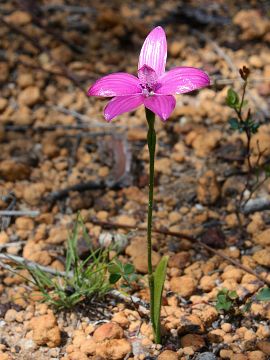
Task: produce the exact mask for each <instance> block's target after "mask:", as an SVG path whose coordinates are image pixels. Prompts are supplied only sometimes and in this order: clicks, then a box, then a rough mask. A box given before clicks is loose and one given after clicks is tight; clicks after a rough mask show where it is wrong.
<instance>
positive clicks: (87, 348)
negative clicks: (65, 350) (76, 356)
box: [80, 338, 97, 355]
mask: <svg viewBox="0 0 270 360" xmlns="http://www.w3.org/2000/svg"><path fill="white" fill-rule="evenodd" d="M96 347H97V344H96V342H95V341H94V340H93V339H92V338H90V339H85V340H84V341H83V343H82V344H81V346H80V350H81V352H82V353H84V354H87V355H94V354H95V352H96Z"/></svg>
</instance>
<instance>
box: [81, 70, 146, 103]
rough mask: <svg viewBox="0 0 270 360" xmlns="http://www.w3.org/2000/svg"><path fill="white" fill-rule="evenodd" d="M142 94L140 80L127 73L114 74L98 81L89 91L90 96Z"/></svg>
mask: <svg viewBox="0 0 270 360" xmlns="http://www.w3.org/2000/svg"><path fill="white" fill-rule="evenodd" d="M140 92H141V87H140V82H139V79H138V78H137V77H136V76H134V75H130V74H127V73H114V74H110V75H107V76H103V77H102V78H100V79H98V80H97V81H96V82H95V83H94V84H93V85H92V86H91V87H90V89H89V90H88V92H87V95H88V96H102V97H113V96H126V95H134V94H138V93H140Z"/></svg>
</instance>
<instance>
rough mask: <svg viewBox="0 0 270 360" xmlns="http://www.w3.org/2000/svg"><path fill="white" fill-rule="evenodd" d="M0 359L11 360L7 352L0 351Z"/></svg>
mask: <svg viewBox="0 0 270 360" xmlns="http://www.w3.org/2000/svg"><path fill="white" fill-rule="evenodd" d="M0 360H12V359H11V357H10V356H9V354H7V353H2V352H0Z"/></svg>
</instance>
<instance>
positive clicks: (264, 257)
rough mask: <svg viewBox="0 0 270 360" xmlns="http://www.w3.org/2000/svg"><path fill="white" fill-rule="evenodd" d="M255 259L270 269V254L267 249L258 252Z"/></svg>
mask: <svg viewBox="0 0 270 360" xmlns="http://www.w3.org/2000/svg"><path fill="white" fill-rule="evenodd" d="M253 259H254V260H255V261H257V263H258V264H260V265H263V266H267V267H270V252H269V250H267V249H263V250H259V251H257V252H256V253H255V254H254V255H253Z"/></svg>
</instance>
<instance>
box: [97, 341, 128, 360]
mask: <svg viewBox="0 0 270 360" xmlns="http://www.w3.org/2000/svg"><path fill="white" fill-rule="evenodd" d="M130 351H131V345H130V344H129V342H128V341H127V340H126V339H112V340H105V341H104V342H101V343H98V344H97V348H96V355H97V356H101V357H102V358H104V359H110V360H123V359H124V357H125V356H126V355H127V354H128V353H129V352H130Z"/></svg>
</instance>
